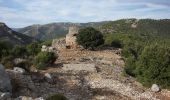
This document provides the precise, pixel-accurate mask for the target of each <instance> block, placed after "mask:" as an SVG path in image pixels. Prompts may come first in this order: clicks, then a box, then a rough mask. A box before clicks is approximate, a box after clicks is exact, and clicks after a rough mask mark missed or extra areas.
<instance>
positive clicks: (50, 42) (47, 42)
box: [41, 40, 53, 46]
mask: <svg viewBox="0 0 170 100" xmlns="http://www.w3.org/2000/svg"><path fill="white" fill-rule="evenodd" d="M52 41H53V40H47V41H44V42H42V43H41V45H46V46H51V45H52Z"/></svg>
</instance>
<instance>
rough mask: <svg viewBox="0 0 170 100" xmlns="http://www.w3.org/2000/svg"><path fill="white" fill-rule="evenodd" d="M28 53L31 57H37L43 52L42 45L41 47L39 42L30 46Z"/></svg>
mask: <svg viewBox="0 0 170 100" xmlns="http://www.w3.org/2000/svg"><path fill="white" fill-rule="evenodd" d="M26 49H27V52H28V53H29V55H33V56H35V55H37V54H38V53H39V52H40V51H41V45H39V44H38V43H37V42H34V43H31V44H29V45H28V46H27V47H26Z"/></svg>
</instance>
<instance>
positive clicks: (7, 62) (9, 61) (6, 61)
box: [1, 56, 14, 69]
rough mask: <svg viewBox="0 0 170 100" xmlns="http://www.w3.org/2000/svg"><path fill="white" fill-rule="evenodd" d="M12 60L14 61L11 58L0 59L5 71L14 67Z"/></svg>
mask: <svg viewBox="0 0 170 100" xmlns="http://www.w3.org/2000/svg"><path fill="white" fill-rule="evenodd" d="M13 59H14V57H13V56H6V57H3V58H2V59H1V63H2V64H3V65H4V66H5V68H6V69H13V67H14V62H13Z"/></svg>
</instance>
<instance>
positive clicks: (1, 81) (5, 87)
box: [0, 64, 12, 92]
mask: <svg viewBox="0 0 170 100" xmlns="http://www.w3.org/2000/svg"><path fill="white" fill-rule="evenodd" d="M0 91H1V92H12V86H11V81H10V79H9V76H8V74H7V73H6V72H5V69H4V66H3V65H1V64H0Z"/></svg>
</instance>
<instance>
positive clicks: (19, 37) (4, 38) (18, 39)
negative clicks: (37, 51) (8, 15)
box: [0, 22, 35, 45]
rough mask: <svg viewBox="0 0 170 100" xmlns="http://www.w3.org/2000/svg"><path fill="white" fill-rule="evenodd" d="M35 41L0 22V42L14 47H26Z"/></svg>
mask: <svg viewBox="0 0 170 100" xmlns="http://www.w3.org/2000/svg"><path fill="white" fill-rule="evenodd" d="M33 41H35V40H34V39H33V38H31V37H29V36H26V35H24V34H21V33H18V32H15V31H13V30H12V29H10V28H9V27H8V26H7V25H6V24H5V23H1V22H0V42H7V43H9V44H12V45H24V44H29V43H31V42H33Z"/></svg>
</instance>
